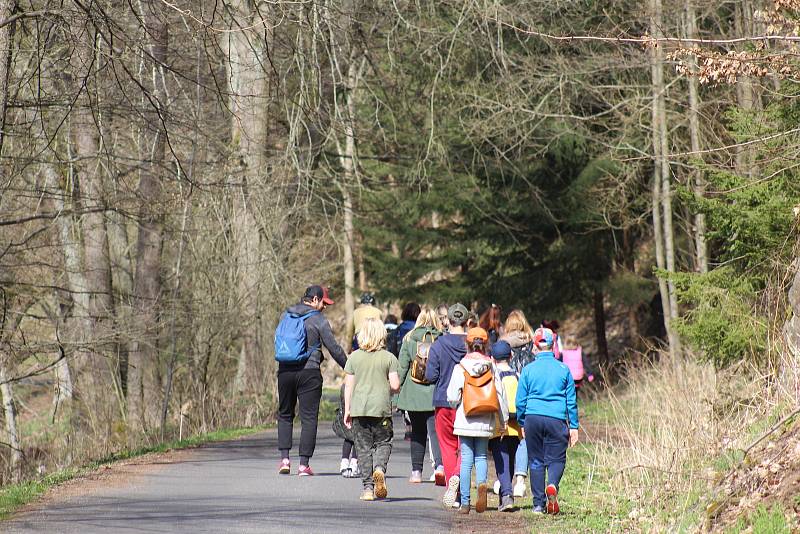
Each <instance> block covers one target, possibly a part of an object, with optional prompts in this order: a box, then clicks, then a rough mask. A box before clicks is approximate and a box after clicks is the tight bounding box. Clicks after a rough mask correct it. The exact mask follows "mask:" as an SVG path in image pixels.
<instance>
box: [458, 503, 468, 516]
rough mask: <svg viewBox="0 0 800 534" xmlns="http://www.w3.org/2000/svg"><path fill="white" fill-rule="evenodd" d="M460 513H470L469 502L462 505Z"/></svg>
mask: <svg viewBox="0 0 800 534" xmlns="http://www.w3.org/2000/svg"><path fill="white" fill-rule="evenodd" d="M458 513H459V514H465V515H466V514H468V513H469V505H468V504H462V505H461V507H460V508H459V509H458Z"/></svg>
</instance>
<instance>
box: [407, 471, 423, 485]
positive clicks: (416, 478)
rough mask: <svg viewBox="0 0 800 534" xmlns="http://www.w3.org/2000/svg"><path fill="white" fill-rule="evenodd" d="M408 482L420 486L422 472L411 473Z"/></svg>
mask: <svg viewBox="0 0 800 534" xmlns="http://www.w3.org/2000/svg"><path fill="white" fill-rule="evenodd" d="M408 481H409V482H410V483H411V484H421V483H422V471H411V476H410V477H408Z"/></svg>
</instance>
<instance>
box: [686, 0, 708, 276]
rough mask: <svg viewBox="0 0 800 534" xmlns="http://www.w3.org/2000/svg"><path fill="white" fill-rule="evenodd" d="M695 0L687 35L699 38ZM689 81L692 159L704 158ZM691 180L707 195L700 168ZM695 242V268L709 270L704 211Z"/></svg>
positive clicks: (697, 218) (697, 217) (697, 219)
mask: <svg viewBox="0 0 800 534" xmlns="http://www.w3.org/2000/svg"><path fill="white" fill-rule="evenodd" d="M692 1H693V0H686V37H687V38H689V39H696V38H697V13H696V12H695V7H694V4H693V3H692ZM689 67H690V68H691V70H692V73H694V72H696V70H697V58H695V57H694V56H690V57H689ZM687 82H688V83H689V139H690V141H691V151H692V156H691V159H697V160H700V159H702V154H700V96H699V92H698V87H697V77H696V76H694V75H689V76H687ZM690 181H691V183H692V187H693V189H694V195H695V197H697V198H698V199H701V198H703V197H704V196H705V192H706V182H705V179H704V178H703V172H702V170H700V169H696V168H694V169H692V171H691V174H690ZM694 243H695V270H697V272H700V273H707V272H708V248H707V246H706V216H705V214H704V213H703V212H702V211H699V210H698V211H697V212H696V213H695V214H694Z"/></svg>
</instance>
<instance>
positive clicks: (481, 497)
mask: <svg viewBox="0 0 800 534" xmlns="http://www.w3.org/2000/svg"><path fill="white" fill-rule="evenodd" d="M488 493H489V486H487V485H486V482H481V483H480V484H478V500H477V501H475V511H476V512H478V513H479V514H482V513H483V512H485V511H486V496H487V495H488Z"/></svg>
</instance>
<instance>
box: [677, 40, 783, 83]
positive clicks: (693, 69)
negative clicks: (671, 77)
mask: <svg viewBox="0 0 800 534" xmlns="http://www.w3.org/2000/svg"><path fill="white" fill-rule="evenodd" d="M668 58H669V59H671V60H674V61H677V65H676V66H675V70H676V71H677V72H678V73H679V74H685V75H687V76H696V77H697V78H698V79H699V80H700V83H702V84H711V85H717V84H721V83H724V84H734V83H736V81H737V80H738V79H739V77H741V76H751V77H756V78H764V77H766V76H777V77H778V78H785V77H787V76H792V75H794V74H795V73H796V72H797V71H796V68H795V67H794V66H793V65H792V64H790V63H789V61H788V59H787V58H786V57H783V56H779V55H770V56H765V55H763V54H761V53H760V52H747V51H735V50H731V51H729V52H727V53H721V52H717V51H714V50H701V49H699V48H679V49H678V50H675V51H674V52H671V53H670V54H669V55H668ZM689 58H694V59H695V61H696V66H695V65H691V64H689V62H688V61H687V60H688V59H689Z"/></svg>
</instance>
